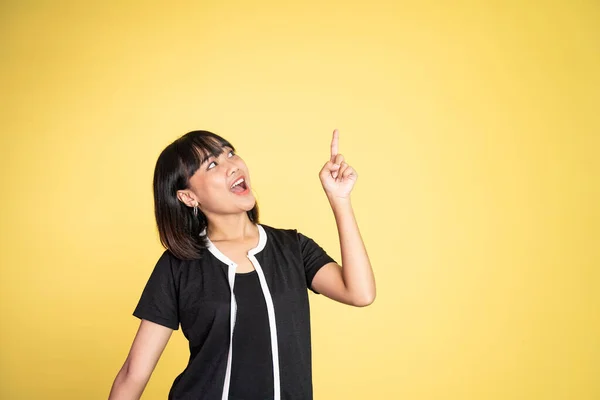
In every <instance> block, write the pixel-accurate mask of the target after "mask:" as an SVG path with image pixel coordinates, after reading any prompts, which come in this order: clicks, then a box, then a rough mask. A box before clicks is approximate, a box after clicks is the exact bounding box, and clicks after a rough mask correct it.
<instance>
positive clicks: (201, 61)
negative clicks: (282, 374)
mask: <svg viewBox="0 0 600 400" xmlns="http://www.w3.org/2000/svg"><path fill="white" fill-rule="evenodd" d="M300 3H301V4H300ZM525 3H526V2H517V1H515V2H471V3H469V2H403V1H397V2H393V1H379V0H372V1H362V2H347V1H339V2H326V4H323V3H321V2H318V1H309V2H289V3H287V4H284V3H282V2H279V1H273V0H271V1H251V2H232V1H216V0H215V1H203V2H198V1H196V2H181V3H170V4H169V5H167V4H166V3H164V4H159V3H150V2H141V1H140V2H136V3H134V2H117V1H113V2H112V3H107V2H100V1H98V2H91V1H80V2H75V1H74V2H50V1H3V2H2V3H1V5H0V11H1V14H0V51H1V61H0V72H1V77H0V79H1V81H0V83H1V86H0V91H1V93H2V94H1V95H0V117H1V121H0V130H1V132H2V136H1V145H2V157H0V170H1V171H2V183H1V185H2V186H1V187H2V196H1V200H0V216H1V231H0V234H1V237H0V239H1V240H0V243H1V245H2V248H1V251H0V261H1V272H0V273H1V275H0V306H1V309H0V311H1V313H2V314H1V319H0V324H1V329H0V343H1V344H2V347H1V350H0V357H1V358H0V360H1V369H0V374H1V375H0V379H1V382H0V398H2V399H8V400H13V399H105V398H107V396H108V392H109V389H110V386H111V384H112V381H113V379H114V377H115V375H116V373H117V371H118V370H119V368H120V367H121V365H122V363H123V361H124V360H125V357H126V355H127V352H128V350H129V346H130V345H131V341H132V340H133V336H134V334H135V332H136V329H137V326H138V323H139V321H138V320H137V319H136V318H135V317H133V316H131V312H132V311H133V308H134V307H135V305H136V303H137V300H138V299H139V295H140V294H141V291H142V289H143V286H144V284H145V282H146V280H147V278H148V276H149V273H150V271H151V269H152V268H153V266H154V264H155V262H156V260H157V259H158V257H159V255H160V254H161V252H162V248H161V247H160V244H159V242H158V239H157V234H156V229H155V226H154V219H153V203H152V191H151V181H152V174H153V168H154V163H155V161H156V158H157V157H158V154H159V152H160V151H161V150H162V149H163V148H164V147H165V146H166V145H167V144H168V143H170V142H171V141H172V140H174V139H175V138H177V137H178V136H180V135H182V134H184V133H186V132H188V131H190V130H194V129H208V130H213V131H215V132H217V133H219V134H222V135H223V136H225V137H226V138H228V139H230V140H231V141H232V142H233V143H234V145H235V146H236V147H238V150H239V154H240V155H241V156H242V157H243V158H244V159H245V160H246V162H247V164H248V165H249V168H250V171H251V177H252V179H253V184H254V188H255V192H256V194H257V197H258V201H259V205H260V207H261V212H262V222H263V223H265V224H268V225H273V226H276V227H284V228H297V229H298V230H300V231H301V232H303V233H305V234H307V235H309V236H311V237H313V238H314V239H315V240H316V241H317V242H318V243H319V244H321V245H322V246H323V247H325V248H326V250H327V251H328V252H329V253H330V254H331V255H332V256H334V257H335V258H336V259H338V260H339V259H340V252H339V247H338V242H337V232H336V229H335V223H334V219H333V216H332V213H331V210H330V209H329V204H328V203H327V201H326V198H325V196H324V193H323V191H322V189H321V186H320V182H319V179H318V176H317V174H318V171H319V169H320V168H321V166H322V165H323V164H324V163H325V162H326V161H327V158H328V152H329V142H330V137H331V131H332V130H333V128H336V127H337V128H339V129H340V133H341V136H340V152H341V153H342V154H344V155H345V156H346V158H347V160H348V162H349V163H350V164H351V165H352V166H354V167H355V168H356V170H357V171H358V173H359V180H358V183H357V185H356V187H355V189H354V193H353V199H354V200H353V203H354V206H355V210H356V214H357V218H358V221H359V225H360V228H361V232H362V235H363V238H364V240H365V243H366V246H367V249H368V251H369V254H370V257H371V261H372V264H373V267H374V269H375V272H376V277H377V284H378V297H377V300H376V302H375V303H374V304H373V305H372V306H371V307H367V308H364V309H356V308H351V307H347V306H343V305H341V304H337V303H334V302H333V301H330V300H328V299H326V298H324V297H322V296H314V295H313V296H311V304H312V321H313V364H314V390H315V399H316V400H323V399H334V400H335V399H344V400H346V399H348V400H350V399H409V400H425V399H477V400H479V399H499V400H500V399H502V400H505V399H577V400H579V399H581V400H584V399H586V400H587V399H590V400H591V399H599V398H600V382H599V379H600V307H599V306H600V274H599V271H598V267H599V266H600V263H599V261H600V254H599V247H600V246H599V244H600V215H599V214H600V213H599V207H598V203H599V201H600V195H599V181H600V178H599V177H600V175H599V173H600V163H599V160H598V157H599V154H600V153H599V151H600V138H599V136H600V118H599V115H600V112H599V104H600V74H599V71H600V6H599V5H598V3H597V2H595V1H578V2H568V1H563V2H558V1H557V2H527V4H525ZM187 357H188V349H187V343H186V341H185V339H184V338H183V336H182V335H181V331H179V332H176V333H175V334H174V335H173V337H172V339H171V341H170V343H169V345H168V346H167V349H166V351H165V353H164V354H163V357H162V358H161V360H160V362H159V364H158V366H157V368H156V370H155V372H154V374H153V376H152V378H151V380H150V382H149V384H148V387H147V388H146V391H145V393H144V396H143V398H145V399H165V398H166V394H167V392H168V390H169V388H170V386H171V384H172V381H173V379H174V378H175V376H176V375H177V374H178V373H180V372H181V370H183V368H184V367H185V364H186V362H187Z"/></svg>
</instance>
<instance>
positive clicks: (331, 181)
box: [319, 129, 358, 200]
mask: <svg viewBox="0 0 600 400" xmlns="http://www.w3.org/2000/svg"><path fill="white" fill-rule="evenodd" d="M339 136H340V134H339V132H338V130H337V129H336V130H334V131H333V138H332V140H331V158H330V159H329V161H327V163H326V164H325V165H324V166H323V168H322V169H321V172H319V178H320V179H321V184H322V185H323V189H324V190H325V193H326V194H327V197H329V198H330V199H333V200H335V199H349V198H350V192H351V191H352V188H353V187H354V184H355V183H356V180H357V179H358V174H357V173H356V171H355V170H354V168H352V167H351V166H350V165H348V164H347V163H346V162H345V161H344V156H343V155H341V154H338V141H339Z"/></svg>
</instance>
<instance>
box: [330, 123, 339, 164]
mask: <svg viewBox="0 0 600 400" xmlns="http://www.w3.org/2000/svg"><path fill="white" fill-rule="evenodd" d="M339 137H340V133H339V132H338V130H337V129H335V130H334V131H333V138H332V139H331V162H335V156H337V154H338V141H339Z"/></svg>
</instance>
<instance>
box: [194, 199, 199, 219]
mask: <svg viewBox="0 0 600 400" xmlns="http://www.w3.org/2000/svg"><path fill="white" fill-rule="evenodd" d="M197 216H198V202H196V204H194V217H197Z"/></svg>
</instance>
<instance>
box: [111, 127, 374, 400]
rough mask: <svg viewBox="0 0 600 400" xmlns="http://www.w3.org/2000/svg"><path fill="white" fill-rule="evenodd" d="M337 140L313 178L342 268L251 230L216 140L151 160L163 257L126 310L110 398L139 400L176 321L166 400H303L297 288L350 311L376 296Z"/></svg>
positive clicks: (305, 312)
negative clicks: (126, 332)
mask: <svg viewBox="0 0 600 400" xmlns="http://www.w3.org/2000/svg"><path fill="white" fill-rule="evenodd" d="M338 137H339V134H338V132H337V130H336V131H334V133H333V139H332V142H331V158H330V160H329V161H327V163H326V164H325V165H324V166H323V168H322V169H321V172H320V173H319V178H320V180H321V183H322V185H323V189H324V190H325V193H326V195H327V199H328V200H329V203H330V205H331V208H332V210H333V213H334V216H335V220H336V223H337V228H338V232H339V239H340V246H341V255H342V265H343V267H342V266H340V265H338V264H337V263H336V262H335V261H334V260H333V259H332V258H331V257H330V256H329V255H328V254H327V253H326V252H325V251H324V250H323V249H322V248H321V247H320V246H319V245H318V244H316V243H315V242H314V241H313V240H312V239H310V238H309V237H307V236H305V235H303V234H301V233H300V232H298V231H297V230H292V229H278V228H273V227H271V226H268V225H264V224H259V221H258V208H257V204H256V200H255V198H254V196H253V194H252V191H251V180H250V173H249V171H248V167H247V166H246V164H245V163H244V161H243V160H242V159H241V158H240V157H239V156H238V155H237V154H236V153H235V149H234V147H233V146H232V145H231V143H229V142H228V141H227V140H225V139H223V138H222V137H220V136H218V135H216V134H214V133H211V132H207V131H193V132H189V133H187V134H186V135H184V136H182V137H181V138H179V139H177V140H176V141H175V142H173V143H172V144H170V145H169V146H168V147H167V148H166V149H165V150H164V151H163V152H162V153H161V154H160V156H159V158H158V161H157V164H156V168H155V172H154V201H155V216H156V221H157V225H158V230H159V235H160V239H161V243H162V244H163V246H164V247H165V248H166V249H167V250H165V251H164V253H163V254H162V256H161V257H160V259H159V260H158V262H157V264H156V266H155V267H154V270H153V271H152V274H151V275H150V278H149V279H148V282H147V284H146V286H145V288H144V290H143V292H142V295H141V297H140V301H139V303H138V305H137V307H136V308H135V311H134V313H133V314H134V315H135V316H136V317H138V318H140V319H141V322H140V326H139V329H138V332H137V334H136V336H135V339H134V341H133V344H132V346H131V350H130V352H129V355H128V356H127V359H126V360H125V363H124V365H123V367H122V368H121V370H120V371H119V373H118V375H117V377H116V379H115V381H114V383H113V386H112V390H111V393H110V397H109V400H121V399H139V398H140V396H141V394H142V392H143V390H144V388H145V386H146V384H147V382H148V380H149V379H150V376H151V374H152V372H153V370H154V367H155V366H156V364H157V362H158V359H159V358H160V355H161V354H162V352H163V350H164V348H165V346H166V344H167V342H168V340H169V338H170V336H171V334H172V332H173V330H177V329H178V328H179V325H181V328H182V331H183V334H184V335H185V337H186V338H187V339H188V340H189V348H190V358H189V362H188V365H187V367H186V369H185V370H184V371H183V372H182V373H181V374H180V375H179V376H178V377H177V378H176V379H175V381H174V383H173V386H172V387H171V390H170V392H169V399H172V400H184V399H190V400H191V399H193V400H199V399H209V400H215V399H222V400H228V399H230V400H234V399H236V400H237V399H245V400H254V399H260V400H264V399H276V400H279V399H282V400H292V399H302V400H305V399H312V376H311V348H310V315H309V303H308V291H307V289H310V290H312V291H313V292H315V293H321V294H323V295H325V296H327V297H329V298H331V299H333V300H336V301H339V302H341V303H345V304H348V305H353V306H367V305H369V304H371V303H372V302H373V300H374V299H375V280H374V276H373V272H372V269H371V265H370V262H369V258H368V256H367V252H366V250H365V247H364V244H363V241H362V239H361V237H360V233H359V230H358V226H357V223H356V219H355V217H354V213H353V210H352V205H351V202H350V192H351V190H352V188H353V187H354V184H355V182H356V179H357V177H358V175H357V174H356V172H355V171H354V169H353V168H352V167H350V166H349V165H348V164H347V163H346V162H345V161H344V157H343V156H342V155H341V154H338Z"/></svg>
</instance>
